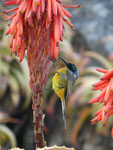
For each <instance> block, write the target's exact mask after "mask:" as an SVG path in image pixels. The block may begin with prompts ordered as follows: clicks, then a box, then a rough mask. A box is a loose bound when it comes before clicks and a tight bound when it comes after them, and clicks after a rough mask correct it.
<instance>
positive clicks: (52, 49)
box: [4, 0, 80, 147]
mask: <svg viewBox="0 0 113 150" xmlns="http://www.w3.org/2000/svg"><path fill="white" fill-rule="evenodd" d="M4 1H5V4H6V5H18V6H17V7H16V8H13V9H10V10H6V11H5V12H4V13H10V12H14V13H13V14H12V15H10V16H7V18H6V20H11V19H12V22H11V24H10V26H9V28H8V30H7V32H6V35H7V34H12V40H11V42H10V47H11V53H15V54H16V55H17V56H18V57H19V59H20V61H22V60H23V58H24V55H25V50H27V60H28V67H29V70H30V81H29V83H30V87H31V89H32V91H33V105H32V109H33V123H34V132H35V142H36V145H37V147H44V145H45V141H44V138H43V112H42V96H43V90H44V88H45V86H46V81H47V75H48V71H49V62H50V57H51V58H54V59H57V57H58V52H59V50H60V46H59V41H60V40H61V41H62V36H63V29H64V22H65V23H67V24H68V25H69V26H70V27H72V28H73V24H71V22H70V21H69V20H68V18H72V15H71V14H70V13H69V12H68V11H67V10H65V7H71V8H80V6H70V5H63V3H62V2H61V0H4Z"/></svg>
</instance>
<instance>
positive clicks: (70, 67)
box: [52, 57, 78, 129]
mask: <svg viewBox="0 0 113 150" xmlns="http://www.w3.org/2000/svg"><path fill="white" fill-rule="evenodd" d="M59 58H60V59H61V60H62V61H63V62H64V63H65V64H66V68H61V69H59V70H57V71H56V73H55V75H54V77H53V80H52V88H53V89H54V91H55V93H56V94H57V95H58V96H59V97H60V99H61V103H62V115H63V120H64V125H65V129H66V128H67V127H66V109H65V100H67V98H68V97H69V95H70V94H71V93H72V88H73V86H74V83H75V81H76V80H77V78H78V69H77V67H76V65H74V64H72V63H69V62H67V61H66V60H64V59H63V58H61V57H59Z"/></svg>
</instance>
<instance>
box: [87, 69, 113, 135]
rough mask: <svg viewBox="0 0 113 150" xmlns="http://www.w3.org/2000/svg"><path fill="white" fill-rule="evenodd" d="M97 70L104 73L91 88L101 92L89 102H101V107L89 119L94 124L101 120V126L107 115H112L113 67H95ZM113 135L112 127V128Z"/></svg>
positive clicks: (104, 122)
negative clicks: (93, 116)
mask: <svg viewBox="0 0 113 150" xmlns="http://www.w3.org/2000/svg"><path fill="white" fill-rule="evenodd" d="M96 70H97V71H98V72H101V73H104V76H103V77H102V78H101V81H99V82H97V83H95V84H94V85H93V87H94V88H93V90H95V91H96V90H100V91H101V93H100V95H99V96H97V97H96V98H94V99H92V100H91V101H90V102H89V103H91V104H93V103H96V102H100V103H103V108H101V109H100V110H99V111H98V112H96V113H95V115H96V117H95V118H94V119H92V120H91V122H92V124H96V123H97V122H98V121H102V123H103V126H105V124H106V120H107V117H110V116H111V115H113V69H111V70H104V69H96ZM112 136H113V129H112Z"/></svg>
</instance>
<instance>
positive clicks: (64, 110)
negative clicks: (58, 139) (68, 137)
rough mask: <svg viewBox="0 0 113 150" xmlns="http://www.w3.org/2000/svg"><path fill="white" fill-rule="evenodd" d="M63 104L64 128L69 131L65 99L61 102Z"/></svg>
mask: <svg viewBox="0 0 113 150" xmlns="http://www.w3.org/2000/svg"><path fill="white" fill-rule="evenodd" d="M61 103H62V115H63V120H64V126H65V130H66V129H67V123H66V106H65V99H63V100H62V101H61Z"/></svg>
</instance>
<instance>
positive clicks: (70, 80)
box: [66, 70, 76, 100]
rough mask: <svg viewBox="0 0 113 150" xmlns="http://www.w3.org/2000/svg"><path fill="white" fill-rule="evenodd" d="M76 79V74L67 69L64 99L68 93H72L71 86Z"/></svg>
mask: <svg viewBox="0 0 113 150" xmlns="http://www.w3.org/2000/svg"><path fill="white" fill-rule="evenodd" d="M75 81H76V75H75V74H74V73H73V72H72V71H70V70H68V71H67V94H66V100H67V99H68V97H69V95H70V94H71V93H72V88H73V86H74V83H75Z"/></svg>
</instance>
